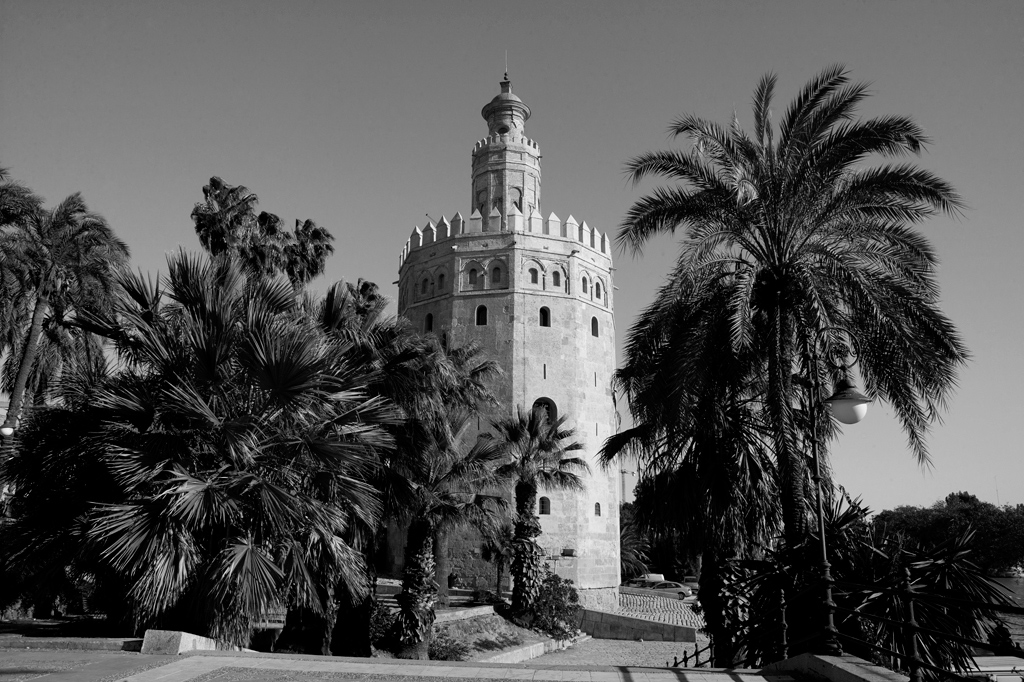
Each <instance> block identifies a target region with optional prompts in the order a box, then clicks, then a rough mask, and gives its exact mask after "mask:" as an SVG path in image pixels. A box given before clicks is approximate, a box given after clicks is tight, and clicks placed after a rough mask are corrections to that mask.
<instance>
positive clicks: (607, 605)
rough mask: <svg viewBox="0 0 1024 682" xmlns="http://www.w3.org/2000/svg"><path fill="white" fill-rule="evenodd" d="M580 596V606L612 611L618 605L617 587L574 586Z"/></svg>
mask: <svg viewBox="0 0 1024 682" xmlns="http://www.w3.org/2000/svg"><path fill="white" fill-rule="evenodd" d="M576 592H577V594H579V596H580V606H582V607H583V608H585V609H595V610H598V611H614V610H615V609H617V608H618V606H619V588H617V587H597V588H593V589H580V588H576Z"/></svg>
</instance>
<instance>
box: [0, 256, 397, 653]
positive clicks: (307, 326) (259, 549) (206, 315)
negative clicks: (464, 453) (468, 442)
mask: <svg viewBox="0 0 1024 682" xmlns="http://www.w3.org/2000/svg"><path fill="white" fill-rule="evenodd" d="M169 268H170V271H169V274H168V277H167V278H166V280H164V281H162V282H158V283H153V282H152V281H151V280H149V279H147V278H143V277H142V276H141V275H140V276H123V277H121V279H120V283H121V287H122V289H123V292H124V296H123V297H122V298H121V299H120V300H119V301H118V305H117V307H116V310H114V311H113V312H112V314H110V315H107V316H101V315H95V316H93V317H92V318H91V319H90V320H89V323H90V324H91V326H92V328H94V329H96V330H101V331H105V333H106V334H107V335H108V336H109V337H110V338H112V339H113V340H115V341H116V343H117V349H118V353H119V359H120V360H121V362H120V367H121V369H120V371H118V372H116V373H114V374H112V375H111V376H109V377H107V378H106V379H105V380H103V381H102V382H101V383H100V384H99V385H98V386H93V387H91V389H90V394H89V395H88V399H87V400H85V399H83V400H81V401H79V403H78V404H71V405H69V406H67V407H60V408H53V409H52V410H43V411H42V412H41V414H40V416H39V419H49V420H50V421H51V422H52V423H62V420H66V419H67V416H66V415H65V413H67V412H70V413H71V415H72V416H73V415H78V416H79V417H80V416H81V415H83V414H84V416H85V418H79V419H75V420H74V423H75V424H77V425H79V426H80V427H81V428H83V431H82V432H80V433H75V434H73V435H74V437H73V438H67V439H64V440H60V439H57V438H50V437H49V436H46V434H47V433H48V431H47V430H46V429H37V430H36V432H37V433H41V434H43V435H44V438H43V440H42V441H41V442H40V443H38V444H33V445H31V447H27V448H26V452H30V451H34V452H37V453H38V454H39V455H40V457H38V458H36V457H27V456H19V457H16V458H15V459H14V460H13V461H12V462H11V464H10V466H9V467H8V469H9V471H10V472H11V474H12V475H13V477H14V480H15V482H16V483H17V484H18V486H19V489H20V490H22V491H24V494H25V496H26V499H27V500H31V499H35V498H36V497H38V498H40V499H43V500H44V501H45V498H46V496H47V495H48V493H47V490H48V489H49V488H48V486H50V485H51V483H52V480H51V479H50V476H49V475H48V474H61V475H59V476H54V477H55V478H60V480H61V481H62V482H63V481H65V480H67V481H69V482H70V483H69V484H82V483H85V482H86V481H83V480H81V475H84V474H87V473H88V472H93V474H96V473H97V472H98V473H99V474H102V475H101V476H99V477H100V478H101V479H102V480H103V481H105V482H104V485H103V486H102V487H100V488H99V489H97V490H96V491H95V494H96V497H89V498H88V499H85V500H82V499H81V498H82V496H81V495H78V496H77V497H74V498H73V499H76V500H79V502H80V505H79V506H78V507H76V516H75V523H74V524H72V525H71V527H70V528H69V527H68V525H67V524H59V525H58V527H57V528H52V527H51V528H49V532H47V533H45V534H42V535H40V534H39V533H38V532H37V528H38V526H39V525H40V524H41V525H43V526H47V525H52V522H51V518H50V517H47V516H45V515H43V516H40V515H32V514H26V515H22V516H19V518H18V521H17V523H18V525H19V527H20V528H21V529H22V532H20V533H16V535H15V539H16V540H17V542H15V543H13V544H14V546H15V550H14V556H15V559H16V560H17V561H19V562H22V563H25V564H32V563H33V558H34V557H39V556H41V555H40V552H43V551H44V550H45V544H46V543H43V542H40V541H38V540H36V539H34V538H38V537H44V538H47V539H52V540H53V541H54V542H59V541H60V540H61V538H62V537H64V538H66V537H71V538H72V539H74V540H75V541H76V542H78V543H84V544H83V547H84V549H83V553H84V554H86V555H89V556H93V557H97V560H99V561H101V562H102V563H103V564H104V565H105V566H107V567H108V568H109V570H110V571H112V572H113V573H114V574H116V575H117V576H120V577H121V579H122V580H123V581H124V583H125V584H126V588H127V599H126V601H127V603H128V604H129V605H130V607H131V609H132V610H133V612H134V614H135V620H136V623H137V624H139V625H144V624H163V625H165V626H170V625H176V626H178V627H180V628H183V629H191V630H192V631H196V632H201V633H203V634H208V635H210V636H214V637H218V638H222V639H226V640H228V641H230V642H233V643H236V644H242V645H244V644H246V642H247V641H248V639H249V636H250V634H251V632H252V628H253V626H254V624H255V623H256V622H257V621H258V620H260V619H261V618H262V617H263V616H264V615H265V614H266V613H267V611H268V610H270V609H273V608H277V607H278V606H279V605H282V604H284V605H287V606H291V607H302V608H307V609H311V610H312V611H314V612H315V613H317V614H320V615H321V616H323V617H324V618H325V619H327V620H328V621H329V620H330V618H331V615H332V614H333V609H334V606H333V603H334V599H335V592H336V591H337V590H338V589H341V590H348V591H350V592H352V593H355V594H364V593H365V592H366V591H367V590H368V589H369V586H368V585H367V584H366V583H365V571H364V567H363V560H362V556H361V555H360V553H359V552H358V551H357V550H356V549H355V548H354V547H353V546H352V545H351V544H350V543H349V542H348V537H349V528H350V526H352V525H353V524H355V523H357V522H358V523H359V524H362V525H365V526H370V527H373V526H375V525H376V523H377V519H379V516H380V513H381V504H380V499H379V495H378V493H377V491H376V490H375V489H374V487H373V486H372V485H371V484H370V481H371V479H372V478H373V475H374V474H373V472H374V470H375V468H376V467H377V466H379V460H378V454H379V453H381V452H385V451H387V450H389V449H391V448H393V447H394V440H393V438H392V437H391V435H390V434H389V433H388V432H387V428H389V427H393V426H395V425H397V424H398V423H399V421H400V417H401V415H400V413H399V412H398V411H397V410H395V409H394V407H393V406H392V405H391V404H390V403H389V402H388V401H386V400H384V399H382V398H379V397H374V396H372V395H369V394H368V393H367V391H366V386H367V385H369V384H370V383H371V377H370V375H372V373H373V372H374V371H375V370H374V369H373V368H371V367H367V366H365V365H363V364H361V363H356V362H352V361H351V358H350V356H349V354H348V353H347V350H346V347H344V345H342V344H338V343H336V342H335V340H334V339H331V338H330V337H328V336H327V335H325V334H323V333H321V332H320V330H319V329H318V327H317V325H316V324H315V323H314V322H313V321H312V320H311V319H309V318H308V316H306V315H305V314H304V311H303V310H302V308H301V307H300V306H299V305H298V303H297V302H296V301H295V298H294V295H293V291H292V287H291V285H290V284H289V283H288V282H287V281H284V280H282V279H265V278H253V277H246V276H245V275H243V274H242V273H241V272H240V271H239V270H238V268H236V267H235V266H234V264H232V263H231V262H230V261H217V262H215V263H212V264H211V263H205V262H202V261H201V260H199V259H195V258H191V257H188V256H186V255H184V254H179V255H177V256H174V257H172V258H171V259H170V261H169ZM57 433H58V434H59V433H63V431H62V430H57ZM47 443H50V445H47ZM26 504H27V503H26ZM35 507H36V508H38V509H39V510H40V514H42V513H43V512H44V510H45V505H36V506H35ZM51 515H52V512H51ZM36 563H38V562H36ZM326 632H330V628H329V627H328V628H326Z"/></svg>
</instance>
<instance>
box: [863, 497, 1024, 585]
mask: <svg viewBox="0 0 1024 682" xmlns="http://www.w3.org/2000/svg"><path fill="white" fill-rule="evenodd" d="M873 523H874V525H875V526H876V527H877V528H878V530H879V532H881V533H884V534H886V535H901V536H903V537H904V538H905V539H906V540H907V541H912V542H914V543H917V544H918V545H922V546H928V545H935V544H938V543H940V542H941V541H942V540H944V539H945V538H947V537H949V535H951V534H956V535H962V534H964V533H966V532H968V531H971V532H973V533H974V535H975V540H974V556H973V557H972V561H973V562H974V563H975V564H977V565H978V566H979V567H980V568H981V569H982V570H983V571H985V572H986V573H989V574H994V573H1000V572H1003V571H1007V570H1009V569H1012V568H1013V567H1015V566H1020V565H1024V507H1022V506H1020V505H1018V506H1017V507H1008V506H1007V507H997V506H996V505H994V504H991V503H988V502H982V501H981V500H979V499H978V498H977V497H976V496H975V495H972V494H970V493H967V492H958V493H950V494H949V495H947V496H946V498H945V499H944V500H941V501H940V502H937V503H936V504H934V505H933V506H931V507H909V506H904V507H897V508H895V509H888V510H885V511H883V512H880V513H879V514H878V515H877V516H875V518H874V520H873Z"/></svg>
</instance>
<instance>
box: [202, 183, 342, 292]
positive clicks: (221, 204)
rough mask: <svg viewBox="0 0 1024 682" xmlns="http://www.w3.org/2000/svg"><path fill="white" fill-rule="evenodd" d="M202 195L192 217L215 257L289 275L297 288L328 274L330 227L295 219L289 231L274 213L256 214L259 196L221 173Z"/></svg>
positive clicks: (263, 271) (251, 268) (262, 272)
mask: <svg viewBox="0 0 1024 682" xmlns="http://www.w3.org/2000/svg"><path fill="white" fill-rule="evenodd" d="M203 197H204V201H203V203H200V204H196V206H195V208H194V209H193V210H192V221H193V222H194V223H195V228H196V234H197V235H198V236H199V242H200V244H202V246H203V248H204V249H206V251H207V252H208V253H209V254H210V255H211V256H214V257H215V258H216V257H222V256H223V257H228V258H233V259H235V260H236V261H237V262H238V263H239V265H240V266H241V267H243V268H244V269H245V270H247V271H248V272H250V273H251V274H256V275H279V274H280V275H285V276H287V277H288V280H289V281H290V282H291V283H292V286H293V287H294V288H295V291H296V293H298V292H300V291H301V290H302V288H303V286H305V285H306V284H307V283H308V282H310V281H311V280H313V279H315V278H316V277H318V276H320V275H322V274H323V272H324V266H325V265H326V262H327V258H328V257H330V255H331V254H333V253H334V246H332V244H331V242H332V241H334V237H333V236H332V235H331V233H330V232H328V231H327V230H326V229H325V228H323V227H319V226H317V224H316V223H314V222H313V221H312V220H306V221H300V220H296V221H295V229H294V231H292V232H289V231H288V230H287V229H286V228H285V225H284V221H283V220H281V218H279V217H278V216H276V215H274V214H273V213H267V212H266V211H261V212H260V213H259V214H257V213H256V209H257V206H258V205H259V198H258V197H257V196H256V195H255V194H254V193H252V192H250V191H249V190H248V188H246V187H243V186H242V185H229V184H227V183H226V182H224V181H223V180H221V179H220V178H218V177H213V178H210V184H208V185H206V186H204V187H203Z"/></svg>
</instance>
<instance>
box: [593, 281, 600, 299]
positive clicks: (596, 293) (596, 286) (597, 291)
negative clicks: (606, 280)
mask: <svg viewBox="0 0 1024 682" xmlns="http://www.w3.org/2000/svg"><path fill="white" fill-rule="evenodd" d="M594 298H596V299H597V300H599V301H600V300H601V283H600V282H594Z"/></svg>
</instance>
